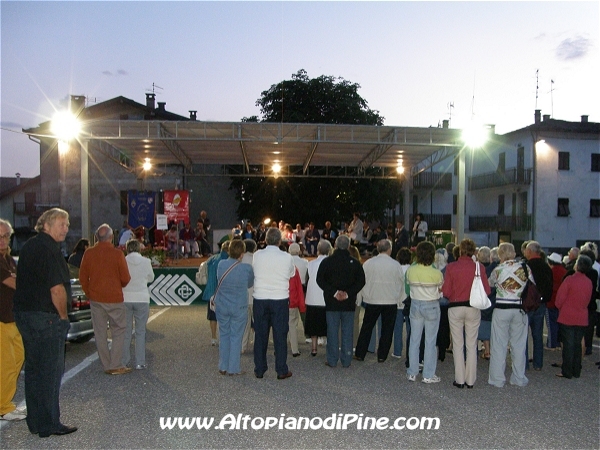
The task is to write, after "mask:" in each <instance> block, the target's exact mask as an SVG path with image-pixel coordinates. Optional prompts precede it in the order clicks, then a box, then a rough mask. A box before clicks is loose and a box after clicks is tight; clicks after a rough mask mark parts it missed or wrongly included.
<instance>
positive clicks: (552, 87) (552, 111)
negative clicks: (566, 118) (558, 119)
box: [550, 80, 554, 117]
mask: <svg viewBox="0 0 600 450" xmlns="http://www.w3.org/2000/svg"><path fill="white" fill-rule="evenodd" d="M550 113H551V114H552V116H551V117H554V80H550Z"/></svg>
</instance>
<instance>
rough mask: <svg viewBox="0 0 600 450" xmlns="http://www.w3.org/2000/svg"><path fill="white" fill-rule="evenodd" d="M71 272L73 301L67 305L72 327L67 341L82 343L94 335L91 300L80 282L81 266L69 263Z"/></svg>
mask: <svg viewBox="0 0 600 450" xmlns="http://www.w3.org/2000/svg"><path fill="white" fill-rule="evenodd" d="M69 271H70V272H71V302H70V303H69V304H68V305H67V309H68V315H69V322H71V328H69V332H68V334H67V341H69V342H73V343H76V344H82V343H84V342H87V341H89V340H90V339H91V338H92V337H94V328H93V326H92V311H91V310H90V301H89V299H88V298H87V297H86V295H85V293H84V292H83V289H82V288H81V284H80V283H79V268H78V267H75V266H72V265H71V264H69Z"/></svg>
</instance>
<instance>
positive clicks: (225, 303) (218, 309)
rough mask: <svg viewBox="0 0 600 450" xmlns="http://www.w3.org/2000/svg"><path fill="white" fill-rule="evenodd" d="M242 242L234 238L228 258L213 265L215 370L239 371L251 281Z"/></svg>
mask: <svg viewBox="0 0 600 450" xmlns="http://www.w3.org/2000/svg"><path fill="white" fill-rule="evenodd" d="M245 251H246V244H244V242H243V241H241V240H239V239H234V240H233V241H231V243H230V244H229V258H227V259H225V260H223V261H220V262H219V266H218V268H217V278H218V280H219V284H218V286H217V289H216V291H215V294H214V297H213V299H214V308H215V314H216V316H217V322H218V324H219V341H220V343H219V373H220V374H221V375H227V374H229V375H242V374H243V373H244V372H242V370H241V367H240V359H241V353H242V337H243V335H244V329H245V328H246V321H247V318H248V288H251V287H252V286H253V285H254V272H253V270H252V266H251V265H250V264H242V263H241V260H242V256H243V255H244V252H245ZM211 302H212V300H211Z"/></svg>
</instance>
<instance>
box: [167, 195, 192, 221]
mask: <svg viewBox="0 0 600 450" xmlns="http://www.w3.org/2000/svg"><path fill="white" fill-rule="evenodd" d="M163 199H164V200H163V202H164V207H165V215H166V216H167V219H168V221H169V222H171V221H174V222H176V223H177V224H179V223H180V222H181V221H183V222H184V223H189V221H190V193H189V191H182V190H179V191H164V192H163Z"/></svg>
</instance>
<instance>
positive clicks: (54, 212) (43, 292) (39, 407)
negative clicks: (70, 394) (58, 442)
mask: <svg viewBox="0 0 600 450" xmlns="http://www.w3.org/2000/svg"><path fill="white" fill-rule="evenodd" d="M35 229H36V231H37V232H38V234H37V236H34V237H33V238H31V239H29V240H28V241H27V242H26V243H25V245H24V246H23V248H22V249H21V252H20V255H19V265H18V268H17V272H18V276H17V280H16V282H17V283H16V290H15V296H14V299H13V303H14V306H13V313H14V317H15V322H16V324H17V328H18V329H19V332H20V333H21V336H22V337H23V345H24V347H25V402H26V403H27V426H28V428H29V431H30V432H31V433H33V434H39V436H40V437H41V438H46V437H49V436H51V435H65V434H70V433H73V432H75V431H77V427H71V426H67V425H64V424H62V423H61V421H60V405H59V395H60V385H61V380H62V376H63V372H64V370H65V339H66V338H67V333H68V331H69V326H70V324H69V317H68V315H67V303H68V301H70V298H71V281H70V278H71V277H70V275H69V268H68V267H67V262H66V261H65V259H64V257H63V255H62V253H61V251H60V243H61V242H63V241H64V240H65V238H66V236H67V233H68V232H69V214H68V213H67V212H66V211H64V210H62V209H59V208H52V209H50V210H48V211H46V212H44V213H43V214H42V215H41V216H40V218H39V219H38V221H37V224H36V226H35ZM104 327H105V328H106V323H105V324H104Z"/></svg>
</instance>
